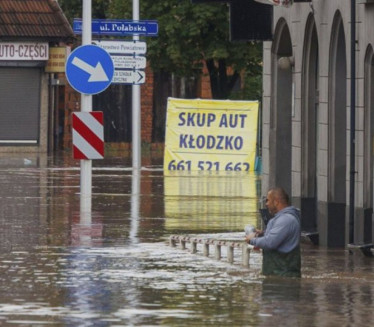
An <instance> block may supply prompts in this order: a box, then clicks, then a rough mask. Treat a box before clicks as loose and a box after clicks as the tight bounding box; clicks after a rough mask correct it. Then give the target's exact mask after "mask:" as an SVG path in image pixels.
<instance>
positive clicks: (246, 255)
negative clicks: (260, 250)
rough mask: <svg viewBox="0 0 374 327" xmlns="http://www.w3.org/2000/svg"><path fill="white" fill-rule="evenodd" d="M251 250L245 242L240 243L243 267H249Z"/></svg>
mask: <svg viewBox="0 0 374 327" xmlns="http://www.w3.org/2000/svg"><path fill="white" fill-rule="evenodd" d="M250 252H251V250H250V249H249V248H248V245H247V243H244V244H243V245H242V265H243V267H246V268H248V267H249V254H250Z"/></svg>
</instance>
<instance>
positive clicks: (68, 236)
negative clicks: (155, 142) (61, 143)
mask: <svg viewBox="0 0 374 327" xmlns="http://www.w3.org/2000/svg"><path fill="white" fill-rule="evenodd" d="M142 163H143V166H144V168H143V169H142V171H141V175H140V176H139V178H136V177H133V175H132V170H131V168H130V167H131V158H118V157H114V158H108V159H105V160H102V161H95V162H94V163H93V181H92V185H93V190H92V192H93V196H92V212H91V214H90V215H88V216H87V215H83V214H82V215H81V214H80V196H79V190H80V189H79V181H80V170H79V162H78V161H73V160H72V159H70V157H69V155H66V157H57V158H47V157H32V156H30V155H29V156H28V155H24V156H19V155H9V154H8V155H1V156H0V181H1V188H0V198H1V204H0V250H1V251H0V325H1V326H305V327H306V326H308V327H310V326H328V327H330V326H339V327H341V326H368V325H370V324H371V322H372V321H374V312H373V300H374V278H373V276H374V259H373V258H366V257H361V256H357V255H350V254H349V253H348V251H345V250H344V249H324V248H319V247H316V246H313V245H312V244H303V245H302V278H301V279H300V280H298V279H282V278H264V277H263V276H262V275H261V260H262V256H261V253H259V252H252V253H251V256H250V268H249V269H248V268H244V267H242V266H241V264H240V263H241V262H240V253H239V250H236V252H234V257H235V258H234V264H229V263H228V262H227V260H226V258H225V255H223V258H222V260H220V261H217V260H215V259H214V254H213V253H212V254H211V255H210V256H209V257H205V256H203V255H202V252H201V251H200V249H199V250H198V253H197V254H192V253H191V251H189V249H187V250H183V249H182V248H181V247H179V246H178V247H176V248H173V247H170V246H169V243H168V239H169V237H170V235H195V236H197V237H200V238H227V239H237V240H239V241H241V240H242V239H243V237H244V232H243V227H244V225H246V224H249V223H250V224H253V225H257V226H259V227H260V223H261V222H260V218H259V215H258V208H259V207H258V206H259V198H260V196H261V194H260V188H261V187H260V185H261V176H256V175H255V174H244V173H241V172H225V173H221V174H216V173H214V172H211V173H209V172H206V173H205V174H201V173H200V174H198V173H190V174H189V173H186V172H179V173H178V172H171V173H168V174H164V172H163V170H162V157H161V156H160V157H157V158H143V159H142Z"/></svg>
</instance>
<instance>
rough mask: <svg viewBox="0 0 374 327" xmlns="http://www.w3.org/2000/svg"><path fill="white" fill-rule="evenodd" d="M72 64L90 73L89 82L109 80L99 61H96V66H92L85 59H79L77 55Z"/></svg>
mask: <svg viewBox="0 0 374 327" xmlns="http://www.w3.org/2000/svg"><path fill="white" fill-rule="evenodd" d="M72 64H73V65H74V66H76V67H78V68H80V69H81V70H83V71H84V72H86V73H88V74H89V75H90V77H89V79H88V81H89V82H107V81H109V78H108V76H107V74H106V73H105V71H104V69H103V66H101V63H100V62H98V63H97V65H96V67H93V66H91V65H89V64H87V63H86V62H85V61H83V60H81V59H79V58H78V57H74V58H73V61H72Z"/></svg>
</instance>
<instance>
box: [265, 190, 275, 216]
mask: <svg viewBox="0 0 374 327" xmlns="http://www.w3.org/2000/svg"><path fill="white" fill-rule="evenodd" d="M266 208H267V209H268V210H269V212H270V213H271V214H272V215H275V214H276V213H277V211H278V210H277V201H276V199H275V197H274V194H273V193H272V192H268V194H267V197H266Z"/></svg>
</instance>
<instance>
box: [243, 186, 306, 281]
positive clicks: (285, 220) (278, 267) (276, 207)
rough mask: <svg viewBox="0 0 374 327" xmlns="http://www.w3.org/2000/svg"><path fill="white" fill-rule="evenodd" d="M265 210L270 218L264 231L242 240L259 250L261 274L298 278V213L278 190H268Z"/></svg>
mask: <svg viewBox="0 0 374 327" xmlns="http://www.w3.org/2000/svg"><path fill="white" fill-rule="evenodd" d="M266 207H267V209H268V210H269V212H270V214H271V215H273V216H274V217H273V218H271V219H270V221H269V222H268V225H267V227H266V230H265V232H262V231H259V230H255V231H254V232H252V233H250V234H249V235H247V236H246V241H247V243H249V244H251V245H253V246H256V247H259V248H261V249H262V250H263V263H262V273H263V274H264V275H277V276H287V277H301V271H300V269H301V258H300V214H299V210H297V209H296V208H295V207H293V206H290V204H289V197H288V194H287V193H286V191H285V190H284V189H283V188H280V187H275V188H272V189H270V190H269V192H268V194H267V197H266Z"/></svg>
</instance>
